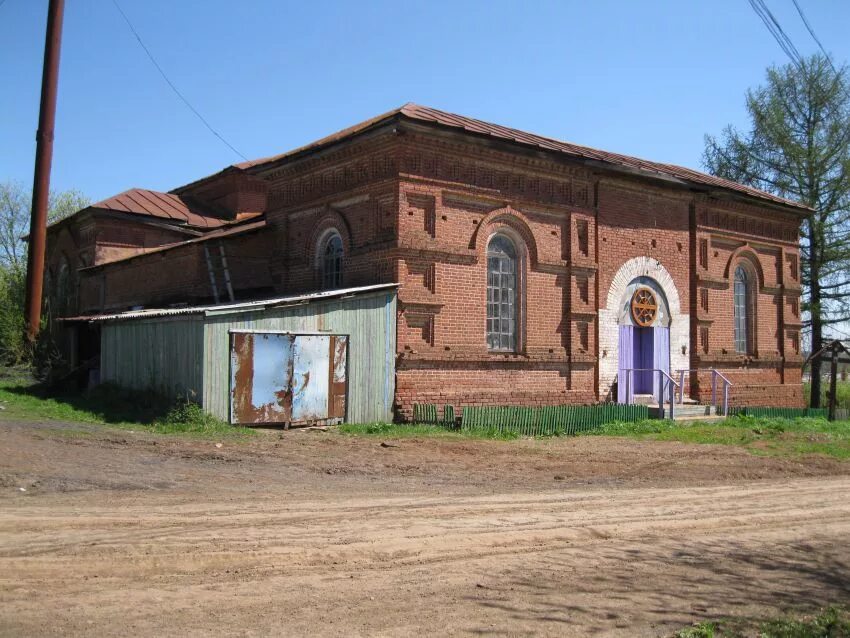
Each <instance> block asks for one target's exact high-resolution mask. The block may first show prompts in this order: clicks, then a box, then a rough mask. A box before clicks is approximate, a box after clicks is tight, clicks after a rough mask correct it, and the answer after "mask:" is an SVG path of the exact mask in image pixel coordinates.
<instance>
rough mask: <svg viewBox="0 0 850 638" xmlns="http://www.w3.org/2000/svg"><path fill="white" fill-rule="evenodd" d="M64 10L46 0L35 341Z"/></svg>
mask: <svg viewBox="0 0 850 638" xmlns="http://www.w3.org/2000/svg"><path fill="white" fill-rule="evenodd" d="M64 14H65V0H50V5H49V7H48V10H47V35H46V36H45V42H44V70H43V72H42V75H41V108H40V111H39V115H38V132H37V133H36V138H35V139H36V149H35V176H34V177H33V187H32V211H31V217H30V232H29V251H28V254H27V291H26V292H27V298H26V331H27V332H26V336H27V339H28V340H29V341H30V342H33V341H35V338H36V337H37V336H38V330H39V325H40V323H41V295H42V292H43V291H42V285H43V282H44V254H45V252H46V244H47V206H48V200H49V199H50V166H51V163H52V162H53V130H54V126H55V122H56V93H57V85H58V83H59V50H60V48H61V45H62V18H63V17H64Z"/></svg>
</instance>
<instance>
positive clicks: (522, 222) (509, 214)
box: [469, 206, 537, 268]
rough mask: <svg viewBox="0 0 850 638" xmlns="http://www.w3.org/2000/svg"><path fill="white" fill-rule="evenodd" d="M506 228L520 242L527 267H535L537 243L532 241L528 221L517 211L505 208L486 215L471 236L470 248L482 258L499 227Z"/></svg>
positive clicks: (508, 207) (532, 237) (532, 236)
mask: <svg viewBox="0 0 850 638" xmlns="http://www.w3.org/2000/svg"><path fill="white" fill-rule="evenodd" d="M500 226H502V227H506V228H508V229H509V230H510V231H513V233H515V234H516V235H518V236H519V238H520V239H521V240H522V242H523V244H524V246H523V248H524V250H525V251H526V253H527V255H528V265H529V266H530V267H531V268H534V267H536V266H537V242H535V241H534V235H533V234H532V232H531V226H530V225H529V223H528V219H527V218H526V217H525V215H523V214H522V213H521V212H519V211H518V210H516V209H514V208H511V207H510V206H507V207H505V208H499V209H497V210H493V211H490V212H489V213H487V214H486V215H485V216H484V217H483V218H482V219H481V221H480V222H479V223H478V226H477V227H476V229H475V232H474V233H473V235H472V241H471V242H470V246H469V247H470V248H472V249H473V250H475V252H476V253H478V255H479V256H483V255H485V254H486V252H487V242H489V241H490V237H492V236H493V235H494V234H495V233H497V232H498V229H499V227H500Z"/></svg>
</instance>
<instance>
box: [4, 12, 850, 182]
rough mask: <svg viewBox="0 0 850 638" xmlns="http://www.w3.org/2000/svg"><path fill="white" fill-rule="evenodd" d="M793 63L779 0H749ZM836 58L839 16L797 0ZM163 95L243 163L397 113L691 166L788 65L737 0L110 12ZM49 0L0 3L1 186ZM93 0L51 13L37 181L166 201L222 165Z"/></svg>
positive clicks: (23, 128)
mask: <svg viewBox="0 0 850 638" xmlns="http://www.w3.org/2000/svg"><path fill="white" fill-rule="evenodd" d="M767 1H768V5H769V6H770V8H771V9H772V10H773V12H774V14H775V15H776V16H777V18H778V19H779V21H780V23H781V24H782V25H783V27H784V28H785V29H786V31H787V32H788V33H789V35H790V36H791V38H792V40H793V41H794V43H795V44H796V46H797V48H798V49H799V50H800V52H801V53H804V54H808V53H813V52H815V51H816V45H815V43H814V42H813V41H812V39H811V38H810V36H809V35H808V33H807V32H806V31H805V28H804V26H803V24H802V22H801V21H800V18H799V16H798V15H797V13H796V11H795V9H794V7H793V4H792V2H791V0H767ZM798 1H799V2H800V3H801V5H802V6H803V8H804V10H805V11H806V12H807V16H808V18H809V21H810V22H811V23H812V25H813V26H814V28H815V30H816V32H817V34H818V36H819V37H820V39H821V41H822V42H823V43H824V45H825V46H826V48H827V49H828V50H829V51H831V52H832V53H833V55H834V58H835V60H836V61H837V62H840V63H844V62H845V61H846V60H848V58H850V38H847V27H848V24H850V2H846V1H844V0H817V1H815V0H798ZM120 2H121V5H122V7H123V9H124V11H125V12H126V13H127V15H128V16H129V17H130V19H131V20H132V21H133V22H134V24H135V27H136V29H137V30H138V31H139V33H140V34H141V36H142V38H143V39H144V40H145V42H146V44H147V45H148V47H149V48H150V49H151V50H152V52H153V53H154V55H155V56H156V57H157V58H158V60H159V62H160V64H161V65H162V66H163V67H164V68H165V70H166V72H167V73H168V75H169V76H170V78H171V79H172V81H173V82H174V83H175V84H176V85H177V86H178V87H179V88H180V90H181V91H182V92H183V93H184V94H185V95H186V96H187V97H188V98H189V100H190V101H191V102H192V103H193V104H194V105H195V106H196V107H197V108H198V109H199V110H200V111H201V113H203V114H204V116H205V117H206V118H207V120H209V121H210V122H211V123H212V125H213V126H214V127H215V128H216V129H217V130H218V131H219V132H220V133H221V134H222V135H223V136H224V137H225V138H227V139H228V141H230V142H231V143H232V144H233V145H234V146H235V147H236V148H237V149H239V150H240V151H241V152H242V153H243V154H245V155H246V156H247V157H249V158H254V157H261V156H264V155H269V154H273V153H278V152H282V151H285V150H287V149H290V148H293V147H296V146H299V145H302V144H305V143H307V142H310V141H312V140H314V139H316V138H318V137H321V136H323V135H326V134H328V133H330V132H333V131H335V130H338V129H340V128H344V127H346V126H349V125H351V124H353V123H356V122H358V121H360V120H363V119H366V118H368V117H370V116H373V115H376V114H378V113H381V112H384V111H386V110H389V109H391V108H394V107H396V106H400V105H401V104H403V103H404V102H407V101H414V102H419V103H422V104H426V105H429V106H434V107H437V108H442V109H445V110H449V111H454V112H458V113H463V114H465V115H470V116H474V117H479V118H482V119H485V120H489V121H493V122H497V123H500V124H506V125H509V126H514V127H517V128H521V129H525V130H530V131H533V132H536V133H541V134H544V135H549V136H552V137H556V138H560V139H565V140H569V141H573V142H577V143H581V144H587V145H590V146H595V147H599V148H603V149H606V150H611V151H617V152H621V153H628V154H632V155H637V156H640V157H645V158H647V159H653V160H658V161H666V162H673V163H678V164H683V165H686V166H691V167H695V168H699V166H700V164H699V163H700V155H701V152H702V148H703V135H704V134H705V133H706V132H718V131H720V130H721V128H722V127H723V126H724V125H726V124H727V123H736V124H739V125H745V124H746V117H745V111H744V93H745V91H746V89H747V88H748V87H751V86H754V85H757V84H758V83H760V82H762V80H763V78H764V71H765V68H766V67H767V66H769V65H771V64H776V63H785V62H787V60H786V58H785V57H784V53H783V52H782V51H781V50H780V49H779V47H778V45H777V44H776V43H775V41H774V40H773V39H772V37H771V36H770V34H769V33H768V32H767V30H766V29H765V28H764V26H763V24H762V23H761V21H760V20H759V18H758V17H757V16H756V15H755V14H754V13H753V12H752V10H751V9H750V6H749V3H748V2H747V1H746V0H705V1H701V2H698V1H695V0H685V1H682V0H677V1H675V2H674V1H672V0H671V1H667V0H641V1H640V2H636V1H627V0H620V1H615V0H594V1H592V2H591V1H587V0H581V1H579V0H569V1H568V0H561V1H559V2H519V1H517V2H504V1H500V0H494V1H492V2H483V1H482V2H468V1H463V0H455V1H453V2H443V1H430V2H397V1H393V2H389V1H383V0H381V1H375V2H366V1H360V2H324V1H314V2H283V1H279V0H244V1H241V2H234V1H233V0H204V1H203V2H201V1H200V0H198V1H189V0H144V1H142V0H120ZM46 7H47V0H6V1H5V3H3V4H2V6H0V78H2V86H3V88H2V92H0V148H2V153H0V181H3V180H7V179H18V180H22V181H24V182H25V183H27V184H29V183H30V182H31V180H32V166H33V157H34V153H35V141H34V138H35V129H36V125H37V119H38V98H39V86H40V81H41V64H42V53H43V45H44V27H45V16H46ZM239 159H240V158H239V157H238V156H236V155H234V154H233V152H232V151H230V150H229V149H228V148H227V147H226V146H224V145H223V144H222V143H221V142H220V141H219V140H217V139H216V138H215V137H213V135H212V134H211V133H210V132H209V131H208V130H207V129H206V128H204V126H203V125H202V124H201V123H200V122H199V121H198V120H197V119H196V118H195V116H194V115H192V113H191V112H189V110H188V109H187V108H186V107H185V106H184V105H183V104H182V103H181V102H180V101H179V100H178V98H177V97H176V96H175V95H174V94H173V93H172V92H171V90H170V89H169V88H168V86H167V85H166V84H165V82H164V81H163V80H162V78H161V77H160V76H159V75H158V74H157V71H156V70H155V69H154V67H153V66H152V64H151V63H150V61H149V60H148V59H147V58H146V57H145V54H144V52H143V51H142V49H141V48H140V47H139V45H138V43H137V42H136V40H135V38H134V36H133V35H132V34H131V33H130V31H129V30H128V28H127V25H126V24H125V23H124V22H123V19H122V18H121V16H120V14H119V13H118V12H117V10H116V9H115V7H114V6H113V4H112V1H111V0H67V6H66V16H65V30H64V40H63V46H62V63H61V71H60V86H59V105H58V112H57V135H56V143H55V155H54V163H53V181H52V186H53V187H54V188H55V189H58V190H63V189H67V188H77V189H79V190H82V191H83V192H84V193H86V194H87V195H89V196H90V197H92V198H93V199H100V198H103V197H107V196H109V195H111V194H114V193H117V192H120V191H122V190H124V189H126V188H130V187H133V186H142V187H147V188H154V189H159V190H168V189H170V188H173V187H175V186H178V185H180V184H182V183H185V182H188V181H191V180H193V179H196V178H198V177H200V176H203V175H206V174H209V173H211V172H214V171H216V170H219V169H220V168H222V167H224V166H226V165H228V164H231V163H233V162H236V161H239Z"/></svg>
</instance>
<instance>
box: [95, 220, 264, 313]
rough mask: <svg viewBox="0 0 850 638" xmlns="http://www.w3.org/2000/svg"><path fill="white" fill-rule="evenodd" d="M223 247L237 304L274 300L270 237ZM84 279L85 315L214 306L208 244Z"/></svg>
mask: <svg viewBox="0 0 850 638" xmlns="http://www.w3.org/2000/svg"><path fill="white" fill-rule="evenodd" d="M222 244H223V245H224V246H225V254H226V256H227V265H228V270H229V272H230V277H231V285H232V286H233V289H234V292H235V296H236V298H237V299H250V298H255V297H256V296H257V295H260V296H262V294H265V295H266V296H268V295H270V294H272V292H273V286H272V281H271V276H270V273H269V267H268V258H267V257H266V255H268V254H269V253H270V251H271V236H270V235H267V234H260V233H252V234H248V235H242V236H236V237H231V238H228V239H227V240H226V241H223V242H222ZM208 246H209V248H210V250H212V251H217V250H218V242H209V243H208ZM216 257H217V256H216ZM217 276H218V277H219V279H218V284H219V285H218V287H219V291H220V294H222V295H223V294H225V292H224V291H225V290H226V288H225V285H224V281H223V276H222V273H221V272H220V271H218V272H217ZM81 278H82V283H81V299H80V301H81V304H80V309H81V311H82V312H98V311H103V310H111V311H119V310H126V309H129V308H132V307H134V306H145V307H148V308H150V307H157V306H167V305H170V304H177V303H189V304H197V303H212V301H213V292H212V287H211V283H210V277H209V270H208V268H207V262H206V256H205V254H204V243H193V244H186V245H184V246H180V247H176V248H172V249H169V250H166V251H160V252H154V253H150V254H147V255H140V256H138V257H135V258H133V259H128V260H123V261H119V262H117V263H115V264H107V265H105V266H103V267H101V268H95V269H91V270H84V271H81ZM222 301H226V298H222Z"/></svg>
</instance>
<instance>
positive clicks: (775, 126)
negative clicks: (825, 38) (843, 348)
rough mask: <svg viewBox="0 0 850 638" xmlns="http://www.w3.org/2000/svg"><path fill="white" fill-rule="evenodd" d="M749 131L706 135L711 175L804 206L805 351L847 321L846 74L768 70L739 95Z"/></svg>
mask: <svg viewBox="0 0 850 638" xmlns="http://www.w3.org/2000/svg"><path fill="white" fill-rule="evenodd" d="M747 111H748V113H749V116H750V129H749V130H748V131H744V132H742V131H739V130H737V129H736V128H734V127H732V126H727V127H726V128H725V129H724V130H723V132H722V134H721V135H720V137H719V138H715V137H713V136H711V135H707V136H706V138H705V153H704V155H703V162H704V165H705V167H706V168H707V169H708V171H710V172H711V173H713V174H715V175H719V176H721V177H725V178H727V179H731V180H734V181H736V182H741V183H743V184H749V185H751V186H754V187H756V188H760V189H762V190H765V191H768V192H770V193H774V194H776V195H779V196H781V197H786V198H789V199H794V200H797V201H800V202H802V203H803V204H806V205H808V206H810V207H811V208H812V209H814V213H813V214H812V215H811V217H809V218H808V219H807V220H805V221H804V222H803V227H802V237H801V247H800V251H801V260H800V261H801V266H802V268H801V282H802V286H803V310H804V312H805V318H806V320H805V322H804V327H805V328H806V329H807V330H810V332H811V347H812V350H813V351H816V350H819V349H820V348H821V347H822V345H823V340H824V328H826V329H827V330H829V326H831V325H834V324H839V323H841V322H844V321H847V320H848V319H850V83H848V72H847V67H841V68H838V69H835V68H834V67H833V65H832V63H831V62H830V60H829V59H827V58H826V57H824V56H821V55H814V56H812V57H809V58H805V59H803V60H801V62H800V63H799V64H787V65H785V66H782V67H771V68H770V69H768V71H767V83H766V84H765V85H763V86H760V87H758V88H756V89H752V90H750V91H748V92H747ZM820 386H821V379H820V363H819V362H817V363H815V364H813V365H812V393H811V397H812V405H814V406H818V405H820V396H821V389H820Z"/></svg>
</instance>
